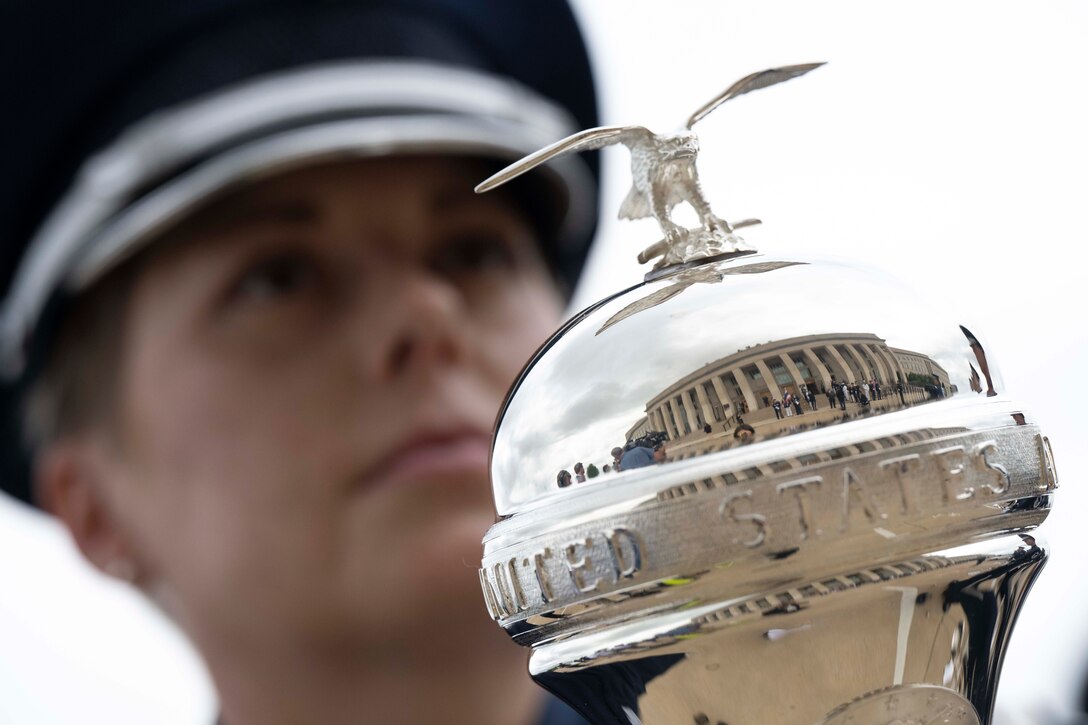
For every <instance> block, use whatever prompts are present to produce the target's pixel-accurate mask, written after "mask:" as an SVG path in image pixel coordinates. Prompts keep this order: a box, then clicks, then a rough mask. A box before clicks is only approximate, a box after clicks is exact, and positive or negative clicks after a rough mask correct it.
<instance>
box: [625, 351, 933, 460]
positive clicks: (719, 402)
mask: <svg viewBox="0 0 1088 725" xmlns="http://www.w3.org/2000/svg"><path fill="white" fill-rule="evenodd" d="M908 366H909V367H908ZM926 366H928V367H926ZM915 368H918V370H915ZM923 368H924V369H926V370H927V371H929V372H930V373H931V374H935V375H938V377H939V378H940V380H941V382H944V383H945V384H946V385H947V383H948V373H947V372H945V370H944V368H942V367H940V366H939V365H937V364H936V363H935V362H933V361H932V360H931V359H930V358H929V357H928V356H926V355H924V354H922V353H917V352H911V351H908V350H900V349H898V348H890V347H888V345H887V343H886V342H885V341H884V340H883V339H881V338H880V337H877V336H876V335H873V334H871V333H832V334H825V335H809V336H805V337H793V338H789V339H786V340H776V341H773V342H768V343H764V344H762V345H754V346H752V347H748V348H745V349H743V350H739V351H737V352H736V353H734V354H732V355H729V356H728V357H724V358H721V359H719V360H716V361H714V362H711V363H709V364H707V365H704V366H703V367H701V368H699V369H698V370H695V371H694V372H692V373H690V374H688V375H686V376H685V377H683V378H681V379H680V380H678V381H676V382H675V383H673V384H672V385H671V386H670V387H668V388H667V389H665V390H663V391H662V392H661V393H659V394H658V395H656V396H655V397H654V398H653V399H651V400H650V401H649V402H648V403H647V404H646V418H644V419H642V420H640V421H638V422H637V423H635V425H634V426H632V428H631V429H630V430H629V431H628V438H629V439H630V438H633V437H637V435H638V434H639V433H640V432H642V431H644V430H662V431H665V432H666V433H667V434H668V436H669V439H670V440H672V441H681V440H682V439H684V438H685V436H693V435H695V434H697V435H700V436H701V435H702V434H703V426H704V425H705V424H707V423H709V424H711V427H712V428H713V429H714V432H715V433H719V434H720V433H721V432H723V430H724V428H725V427H728V426H731V425H733V424H735V423H736V419H737V416H738V415H740V416H741V417H743V419H744V421H745V422H746V423H750V424H753V425H756V424H759V423H762V422H766V421H773V420H776V419H777V416H776V414H775V411H774V410H773V407H772V404H773V402H774V401H775V400H779V401H781V400H782V399H783V397H784V396H785V394H786V393H787V392H790V393H792V394H793V395H794V396H797V395H799V394H801V393H802V392H803V391H804V390H810V391H812V392H813V393H814V394H815V395H817V396H825V395H826V392H827V390H828V389H829V388H830V387H831V385H832V383H836V384H840V383H846V384H847V385H852V384H855V383H862V382H868V381H874V380H875V381H876V382H878V383H879V384H880V386H881V387H882V391H881V392H882V400H880V401H879V403H885V401H888V402H887V403H886V404H884V405H878V406H877V407H879V408H884V407H888V406H891V405H893V404H894V405H897V406H898V405H900V404H901V403H900V400H899V398H898V395H897V391H896V385H897V384H899V383H903V384H904V401H905V403H906V404H910V403H914V402H922V401H924V400H925V399H926V391H925V390H923V389H922V388H919V387H915V386H913V385H910V384H908V383H909V378H908V373H911V372H920V370H921V369H923ZM893 398H894V401H893V400H892V399H893ZM874 402H877V401H874ZM817 405H818V410H817V411H811V410H810V408H809V405H808V404H807V403H805V404H804V410H805V412H806V413H810V414H811V413H813V412H815V413H820V410H821V409H822V410H823V412H824V415H830V414H831V413H832V411H831V410H830V409H829V407H828V405H827V399H826V397H821V398H819V399H818V402H817ZM783 415H784V412H783ZM796 422H798V423H800V422H801V421H800V419H798V420H797V421H796ZM812 422H815V421H812ZM670 453H672V450H671V449H670ZM670 457H671V456H670Z"/></svg>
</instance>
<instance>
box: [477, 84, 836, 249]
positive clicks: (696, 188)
mask: <svg viewBox="0 0 1088 725" xmlns="http://www.w3.org/2000/svg"><path fill="white" fill-rule="evenodd" d="M821 65H823V63H803V64H800V65H789V66H783V67H781V68H769V69H767V70H762V71H759V72H757V73H752V74H751V75H748V76H745V77H744V78H741V79H740V80H739V81H737V82H736V83H734V84H733V85H731V86H729V87H728V88H726V89H725V91H723V92H722V93H720V94H718V95H717V96H715V97H714V98H713V99H711V100H710V101H709V102H707V103H705V104H703V106H701V107H700V108H699V109H698V110H697V111H695V112H694V113H692V114H691V116H690V117H689V118H688V120H687V123H686V124H684V129H683V130H682V131H679V132H677V133H668V134H657V133H654V132H653V131H650V130H649V129H648V128H646V127H645V126H600V127H597V128H590V129H586V130H585V131H579V132H578V133H575V134H573V135H571V136H568V137H567V138H565V139H562V140H561V141H557V142H555V143H553V144H552V145H550V146H547V147H545V148H543V149H541V150H539V151H537V152H535V153H533V154H530V155H529V156H526V157H525V158H523V159H521V160H519V161H516V162H515V163H513V164H511V165H509V166H507V167H506V168H505V169H503V170H502V171H499V172H498V173H496V174H495V175H493V176H491V177H490V178H488V179H487V180H485V181H484V182H482V183H481V184H480V185H479V186H477V187H476V193H478V194H482V193H484V192H487V191H490V190H492V189H495V188H496V187H499V186H502V185H503V184H505V183H506V182H508V181H510V180H512V179H515V178H517V177H518V176H521V175H522V174H524V173H525V172H527V171H530V170H531V169H533V168H535V167H537V166H539V165H540V164H543V163H545V162H547V161H549V160H550V159H553V158H555V157H557V156H562V155H564V154H568V153H576V152H579V151H590V150H593V149H599V148H604V147H605V146H611V145H613V144H617V143H621V144H623V145H624V146H626V147H627V148H628V149H629V150H630V152H631V175H632V177H633V182H634V183H633V185H632V186H631V191H630V192H628V194H627V197H626V198H625V199H624V201H623V204H622V205H621V206H620V211H619V218H620V219H642V218H645V217H648V216H652V217H653V218H654V219H656V220H657V223H658V224H660V225H661V230H662V232H663V233H664V239H662V240H661V241H659V242H656V243H655V244H653V245H651V246H650V247H648V248H647V249H646V250H644V251H643V252H642V253H641V254H640V255H639V261H640V262H646V261H648V260H649V259H651V258H653V257H656V256H661V260H660V261H659V262H658V265H657V266H658V267H661V266H664V265H668V264H676V263H680V262H685V261H688V260H691V259H695V258H699V257H705V256H710V255H712V254H717V253H721V252H723V251H735V250H738V249H740V243H741V240H740V239H739V238H737V237H735V236H734V235H733V231H734V229H737V228H739V227H742V226H748V225H751V224H758V223H759V220H756V219H746V220H744V221H742V222H737V223H735V224H730V223H729V222H728V221H726V220H724V219H722V218H720V217H718V216H717V215H715V214H714V212H713V211H712V210H711V208H710V203H709V202H708V201H707V199H706V196H705V195H704V194H703V190H702V187H701V186H700V184H699V172H698V169H697V168H696V165H695V160H696V157H697V156H698V154H699V139H698V137H697V136H696V135H695V132H694V131H692V130H691V129H692V127H693V126H694V125H695V124H696V123H697V122H699V121H701V120H702V119H703V118H705V117H706V116H707V115H709V114H710V112H711V111H713V110H714V109H716V108H718V106H720V105H722V104H723V103H725V102H726V101H728V100H731V99H733V98H736V97H738V96H742V95H744V94H745V93H749V92H751V91H755V90H758V89H760V88H766V87H768V86H773V85H775V84H777V83H781V82H783V81H787V80H790V79H791V78H796V77H798V76H802V75H804V74H805V73H808V72H809V71H811V70H814V69H816V68H819V67H820V66H821ZM682 201H686V202H688V204H690V205H691V207H692V208H693V209H694V210H695V212H696V213H697V214H698V215H699V222H700V224H701V227H700V228H698V229H690V230H689V229H686V228H685V227H683V226H681V225H679V224H677V223H676V222H674V221H673V220H672V219H671V217H670V214H671V212H672V210H673V208H674V207H675V206H676V205H677V204H679V203H680V202H682Z"/></svg>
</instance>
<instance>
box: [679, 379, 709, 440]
mask: <svg viewBox="0 0 1088 725" xmlns="http://www.w3.org/2000/svg"><path fill="white" fill-rule="evenodd" d="M693 392H694V391H692V390H691V389H690V388H689V389H688V390H685V391H683V392H682V393H680V399H681V400H682V401H683V402H684V412H685V413H687V414H688V426H689V427H690V428H691V432H692V433H695V432H698V431H701V430H702V429H703V426H701V425H699V416H698V415H696V414H695V406H697V405H698V403H697V402H695V396H694V395H692V393H693Z"/></svg>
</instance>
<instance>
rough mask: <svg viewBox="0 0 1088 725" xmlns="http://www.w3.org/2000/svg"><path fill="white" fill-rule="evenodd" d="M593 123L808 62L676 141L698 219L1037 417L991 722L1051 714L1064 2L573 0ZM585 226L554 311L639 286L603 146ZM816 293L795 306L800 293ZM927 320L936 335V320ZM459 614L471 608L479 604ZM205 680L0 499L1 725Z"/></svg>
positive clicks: (1063, 242) (1068, 201) (184, 703)
mask: <svg viewBox="0 0 1088 725" xmlns="http://www.w3.org/2000/svg"><path fill="white" fill-rule="evenodd" d="M575 5H576V10H577V11H578V14H579V16H580V17H581V19H582V21H583V25H584V27H585V29H586V32H587V34H588V36H589V42H590V44H591V49H592V53H593V57H594V61H595V65H596V68H597V71H598V75H599V78H600V83H601V88H602V121H603V122H604V123H608V124H612V123H638V124H643V125H646V126H648V127H650V128H651V129H654V130H660V131H667V130H673V129H676V128H678V127H679V126H680V125H681V124H682V123H683V121H684V119H685V118H686V117H687V115H688V114H689V113H690V112H691V111H692V110H694V109H695V108H697V107H698V106H699V105H701V104H702V103H703V102H704V101H706V100H708V99H709V98H710V97H711V96H713V95H714V94H716V93H717V92H719V91H720V90H721V89H723V88H725V87H726V86H727V85H729V84H730V83H732V82H733V81H734V80H736V79H737V78H739V77H741V76H743V75H745V74H747V73H749V72H751V71H755V70H760V69H762V68H766V67H771V66H776V65H784V64H790V63H801V62H808V61H818V60H825V61H829V63H828V65H827V66H826V67H824V68H820V69H818V70H816V71H813V72H812V73H810V74H809V75H808V76H805V77H803V78H800V79H795V80H792V81H790V82H788V83H785V84H782V85H779V86H775V87H772V88H769V89H765V90H761V91H758V92H756V93H752V94H750V95H748V96H745V97H742V98H740V99H737V100H735V101H732V102H730V103H728V104H726V105H725V106H723V107H721V108H720V109H718V110H717V111H715V112H714V113H713V114H711V115H710V116H709V117H707V118H706V119H704V120H703V121H702V122H701V123H700V124H698V125H697V126H696V130H697V131H698V132H699V135H700V139H701V143H702V154H701V162H700V168H701V170H702V176H703V183H704V187H705V189H706V191H707V192H708V195H709V197H710V200H711V203H712V204H713V205H714V207H715V210H716V211H717V212H718V213H719V214H720V215H722V216H725V217H726V218H730V219H734V220H736V219H740V218H744V217H752V216H754V217H759V218H761V219H763V222H764V225H763V226H762V227H757V228H754V229H748V230H744V232H742V234H743V235H744V236H745V237H746V238H747V239H749V240H750V241H751V242H752V243H754V244H755V245H756V246H757V247H760V248H761V249H765V250H767V251H774V249H775V248H776V247H777V246H778V245H781V246H783V247H786V246H788V247H803V248H806V249H809V250H814V251H824V252H826V253H828V254H829V255H834V256H836V257H847V258H855V259H857V260H858V261H859V262H861V263H864V264H867V265H877V266H882V267H886V268H888V269H891V270H893V271H894V272H896V273H898V274H899V275H901V276H903V277H904V278H906V279H907V280H908V281H909V282H911V283H912V284H914V285H916V286H918V287H919V288H920V289H921V290H922V292H923V293H924V294H925V295H929V296H932V297H934V298H936V299H938V300H941V301H942V306H947V307H949V308H951V309H953V310H955V309H959V310H962V315H961V316H960V319H961V320H962V321H963V322H964V323H965V324H967V325H968V327H971V329H972V330H973V331H974V332H975V333H976V334H978V335H979V336H980V337H981V338H982V339H983V340H984V342H985V343H986V344H987V351H988V353H989V358H990V360H991V361H992V362H997V363H998V365H1000V367H1001V371H1002V373H1003V376H1004V380H1005V382H1006V384H1007V386H1008V388H1009V390H1010V391H1011V392H1012V393H1013V394H1014V395H1015V396H1016V397H1018V398H1019V399H1021V400H1023V401H1024V402H1025V404H1026V405H1027V408H1028V410H1031V411H1034V412H1035V413H1037V415H1038V417H1039V418H1040V419H1041V422H1042V423H1043V425H1044V428H1045V431H1046V432H1047V433H1048V434H1049V436H1050V438H1051V440H1052V442H1053V444H1054V448H1055V452H1056V457H1057V461H1058V465H1059V471H1060V473H1061V474H1062V475H1063V480H1062V483H1063V488H1062V490H1061V491H1060V492H1059V496H1058V498H1057V502H1056V509H1055V512H1054V513H1053V515H1052V516H1051V517H1050V519H1049V520H1048V521H1047V523H1046V525H1045V527H1044V528H1043V530H1042V534H1043V537H1045V538H1046V539H1047V540H1048V541H1049V542H1050V544H1051V545H1052V547H1053V555H1052V559H1051V562H1050V564H1049V565H1048V566H1047V569H1046V570H1045V571H1044V573H1043V576H1042V578H1041V579H1040V581H1039V583H1038V584H1037V586H1036V588H1035V590H1034V591H1033V592H1032V594H1031V596H1030V597H1029V598H1028V603H1027V607H1026V609H1025V611H1024V612H1023V614H1022V616H1021V618H1020V622H1019V624H1018V627H1017V633H1016V635H1015V637H1014V638H1013V643H1012V646H1011V649H1010V651H1009V653H1008V658H1007V660H1006V665H1005V669H1004V676H1003V678H1002V685H1001V689H1000V691H999V695H998V701H999V708H1000V709H1002V710H1003V711H1004V712H1005V713H1007V714H1008V713H1015V714H1014V715H1010V716H1008V717H1007V721H1008V722H1016V723H1023V722H1058V721H1059V720H1058V719H1057V718H1058V714H1059V713H1061V712H1063V711H1064V710H1066V709H1068V708H1070V707H1072V703H1073V702H1074V698H1075V697H1076V696H1077V694H1078V690H1079V688H1080V686H1081V684H1082V683H1083V682H1084V680H1085V679H1086V678H1085V675H1086V674H1088V654H1085V653H1086V652H1088V611H1086V607H1085V604H1084V602H1085V601H1086V600H1088V583H1086V582H1088V579H1086V578H1085V577H1084V576H1083V569H1084V565H1083V564H1082V563H1081V561H1082V560H1083V553H1082V549H1083V539H1082V537H1081V536H1079V533H1080V532H1079V529H1080V528H1083V524H1082V523H1081V520H1080V517H1079V516H1078V512H1080V511H1086V510H1088V493H1086V491H1085V488H1084V482H1083V481H1081V480H1080V476H1079V471H1078V469H1077V468H1076V467H1075V463H1076V459H1075V454H1076V453H1077V451H1078V446H1079V445H1080V444H1081V442H1082V441H1083V440H1085V437H1086V434H1088V425H1086V423H1085V421H1086V420H1088V393H1086V392H1085V390H1084V384H1083V378H1084V373H1085V372H1086V365H1085V356H1086V355H1088V336H1086V334H1085V320H1084V309H1085V304H1084V303H1083V301H1082V300H1081V298H1080V296H1079V295H1078V294H1077V293H1078V292H1079V291H1080V289H1079V288H1082V287H1083V286H1084V285H1085V284H1086V283H1088V276H1086V274H1085V266H1084V263H1083V261H1084V258H1085V243H1086V241H1088V239H1086V237H1088V235H1086V233H1085V231H1084V219H1083V211H1084V209H1085V207H1086V206H1088V205H1086V203H1085V199H1086V196H1088V194H1086V192H1088V181H1086V179H1085V174H1086V173H1088V140H1086V131H1085V129H1086V128H1088V92H1086V90H1085V89H1086V88H1088V78H1086V77H1085V75H1086V71H1088V3H1083V2H1079V1H1078V0H1067V1H1065V2H1040V1H1038V0H1037V1H1035V2H1030V3H1029V2H1015V3H1014V2H994V1H993V0H990V1H987V2H982V1H975V0H972V1H964V0H960V1H959V2H955V3H949V2H936V1H934V0H927V1H924V2H919V1H917V0H915V1H913V2H882V3H875V2H862V1H860V0H859V1H856V2H831V3H813V2H801V1H794V2H760V3H757V2H748V3H743V4H742V3H736V2H724V1H722V0H719V1H718V2H711V1H705V2H695V1H694V0H670V1H669V2H662V1H653V2H651V1H650V0H623V1H622V2H620V1H619V0H610V1H606V0H576V3H575ZM604 164H605V170H606V177H605V204H604V209H605V212H606V220H605V222H604V224H603V226H602V228H601V232H602V234H601V238H600V240H599V243H598V245H597V247H596V249H595V251H594V254H593V256H592V259H591V263H590V267H589V272H588V276H587V279H586V282H585V284H584V285H583V287H582V288H581V289H580V290H579V291H578V293H577V296H576V304H587V303H589V302H591V301H593V300H596V299H598V298H600V297H602V296H604V295H605V294H606V293H608V292H611V291H614V290H616V289H618V288H620V287H621V286H627V285H629V284H631V283H633V282H635V281H637V280H638V279H639V278H640V277H641V274H642V270H640V269H639V266H638V264H637V263H636V262H635V260H634V256H635V254H636V253H637V252H638V251H639V250H640V249H642V248H643V247H644V246H645V245H646V244H648V243H649V241H652V240H653V239H656V238H657V236H656V230H655V228H654V223H653V222H652V221H647V220H644V221H641V222H638V223H633V222H622V223H621V222H617V221H615V220H614V218H613V217H614V214H615V210H616V209H618V207H619V204H620V201H621V200H622V198H623V196H624V194H625V193H626V191H627V187H628V185H629V183H630V180H629V176H628V172H627V164H628V157H627V154H626V151H624V150H623V149H610V150H608V151H606V152H605V154H604ZM816 294H818V292H816ZM939 324H947V322H942V323H939ZM481 606H482V605H481ZM212 712H213V705H212V702H211V699H210V694H209V690H208V686H207V683H206V681H205V679H204V677H203V674H202V673H201V671H200V669H199V667H198V666H197V665H196V664H195V661H194V659H193V658H192V655H191V653H189V652H188V650H187V649H186V646H185V645H184V643H183V642H182V641H181V640H180V638H179V637H177V636H176V635H175V634H174V633H173V632H172V631H171V630H169V629H167V628H166V627H164V626H163V623H162V620H161V618H160V617H159V616H158V615H156V614H155V613H153V612H149V611H148V610H147V609H146V608H145V607H144V606H143V605H142V604H141V602H140V601H139V600H138V598H136V597H135V596H133V595H131V594H129V593H128V592H127V591H126V590H125V589H124V588H123V587H121V586H116V585H112V584H109V583H107V582H105V581H104V580H103V579H102V578H101V577H99V576H97V575H96V574H93V573H91V572H89V571H87V570H86V569H84V568H83V567H82V566H81V565H79V564H78V560H77V557H76V555H75V554H74V552H73V551H72V550H71V546H70V544H68V542H67V539H66V538H65V537H64V536H63V535H62V534H61V533H60V532H59V531H58V530H57V528H56V527H55V526H54V525H53V524H51V523H50V522H47V521H44V520H41V518H40V517H38V516H36V515H32V514H29V513H26V512H25V511H23V510H20V509H17V508H14V507H12V506H11V505H9V504H6V503H0V723H4V724H7V723H15V724H18V725H22V724H24V723H30V724H34V725H36V724H38V723H42V724H47V723H48V724H50V725H52V724H53V723H58V724H59V723H65V724H67V723H81V724H83V723H87V724H91V723H110V725H114V724H117V723H120V724H122V725H123V724H124V723H152V722H153V723H178V724H179V725H189V724H190V723H192V724H194V725H195V724H196V723H202V724H203V725H207V723H209V722H210V720H211V717H212Z"/></svg>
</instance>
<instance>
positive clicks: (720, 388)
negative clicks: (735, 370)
mask: <svg viewBox="0 0 1088 725" xmlns="http://www.w3.org/2000/svg"><path fill="white" fill-rule="evenodd" d="M710 384H711V385H713V386H714V392H715V393H717V394H718V401H719V402H720V403H721V404H722V416H723V417H725V419H726V420H728V419H729V416H730V412H729V410H730V408H732V410H733V413H732V414H733V415H736V412H737V404H736V403H735V402H733V396H732V395H730V394H729V393H728V392H726V390H725V385H723V384H722V379H721V378H720V377H718V376H717V375H711V376H710Z"/></svg>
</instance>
